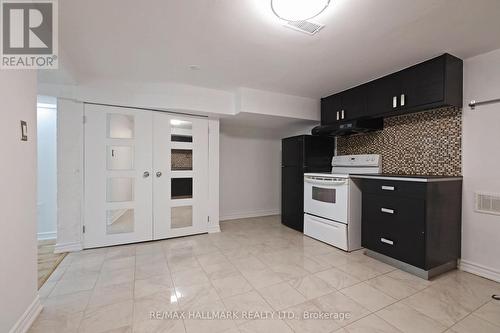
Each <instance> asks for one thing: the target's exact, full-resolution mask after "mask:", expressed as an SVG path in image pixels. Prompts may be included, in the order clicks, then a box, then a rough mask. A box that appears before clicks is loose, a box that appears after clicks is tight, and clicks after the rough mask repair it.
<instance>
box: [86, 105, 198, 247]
mask: <svg viewBox="0 0 500 333" xmlns="http://www.w3.org/2000/svg"><path fill="white" fill-rule="evenodd" d="M84 161H85V203H84V207H85V208H84V210H85V211H84V246H85V248H93V247H101V246H109V245H117V244H126V243H134V242H141V241H148V240H155V239H164V238H170V237H178V236H186V235H191V234H197V233H203V232H206V231H207V221H208V214H207V211H208V207H207V201H208V200H207V199H208V121H207V120H206V119H204V118H199V117H189V116H183V115H177V114H171V113H166V112H155V111H149V110H139V109H132V108H122V107H111V106H103V105H94V104H85V157H84Z"/></svg>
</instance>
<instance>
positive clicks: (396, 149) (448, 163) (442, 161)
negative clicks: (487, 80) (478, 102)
mask: <svg viewBox="0 0 500 333" xmlns="http://www.w3.org/2000/svg"><path fill="white" fill-rule="evenodd" d="M337 154H338V155H350V154H380V155H382V171H383V173H395V174H404V175H445V176H461V174H462V157H461V156H462V110H461V109H456V108H445V109H436V110H431V111H426V112H421V113H415V114H409V115H403V116H397V117H392V118H386V119H385V120H384V129H383V130H382V131H379V132H373V133H368V134H363V135H355V136H347V137H338V138H337Z"/></svg>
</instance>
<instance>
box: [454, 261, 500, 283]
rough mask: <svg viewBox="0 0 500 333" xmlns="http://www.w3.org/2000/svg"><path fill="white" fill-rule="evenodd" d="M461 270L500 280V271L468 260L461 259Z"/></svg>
mask: <svg viewBox="0 0 500 333" xmlns="http://www.w3.org/2000/svg"><path fill="white" fill-rule="evenodd" d="M459 268H460V270H462V271H465V272H469V273H472V274H475V275H479V276H482V277H484V278H487V279H490V280H493V281H496V282H500V271H497V270H496V269H493V268H491V267H486V266H483V265H479V264H476V263H473V262H470V261H467V260H460V266H459Z"/></svg>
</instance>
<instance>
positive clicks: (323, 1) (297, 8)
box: [271, 0, 330, 21]
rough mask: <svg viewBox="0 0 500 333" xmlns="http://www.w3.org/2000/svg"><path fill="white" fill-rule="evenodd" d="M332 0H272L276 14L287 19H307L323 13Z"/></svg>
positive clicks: (272, 7) (272, 6) (272, 8)
mask: <svg viewBox="0 0 500 333" xmlns="http://www.w3.org/2000/svg"><path fill="white" fill-rule="evenodd" d="M329 4H330V0H271V10H272V11H273V13H274V15H276V16H277V17H279V18H280V19H282V20H285V21H306V20H309V19H312V18H313V17H316V16H318V15H319V14H321V13H322V12H323V11H324V10H325V9H326V7H328V5H329Z"/></svg>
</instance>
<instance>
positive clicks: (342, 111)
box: [341, 110, 345, 119]
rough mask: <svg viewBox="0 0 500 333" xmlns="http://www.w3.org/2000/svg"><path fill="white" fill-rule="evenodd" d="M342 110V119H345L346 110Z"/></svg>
mask: <svg viewBox="0 0 500 333" xmlns="http://www.w3.org/2000/svg"><path fill="white" fill-rule="evenodd" d="M341 112H342V119H344V114H345V112H344V110H342V111H341Z"/></svg>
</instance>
